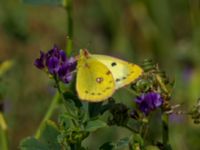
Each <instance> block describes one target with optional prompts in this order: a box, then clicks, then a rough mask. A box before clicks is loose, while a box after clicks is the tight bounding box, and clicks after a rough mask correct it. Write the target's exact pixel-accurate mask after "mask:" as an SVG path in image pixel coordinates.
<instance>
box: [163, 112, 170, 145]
mask: <svg viewBox="0 0 200 150" xmlns="http://www.w3.org/2000/svg"><path fill="white" fill-rule="evenodd" d="M168 122H169V117H168V115H167V114H163V115H162V139H163V145H164V147H166V146H167V145H168V142H169V126H168V124H169V123H168Z"/></svg>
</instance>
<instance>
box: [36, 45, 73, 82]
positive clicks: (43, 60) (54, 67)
mask: <svg viewBox="0 0 200 150" xmlns="http://www.w3.org/2000/svg"><path fill="white" fill-rule="evenodd" d="M34 64H35V66H36V67H37V68H39V69H44V68H47V70H48V72H49V73H50V74H52V75H54V76H56V77H58V78H59V79H60V80H61V81H63V82H64V83H69V81H71V80H72V73H73V71H74V70H75V69H76V64H77V62H76V60H75V59H74V58H73V57H71V58H69V59H68V58H67V56H66V54H65V52H64V51H63V50H61V49H59V48H58V47H56V46H54V47H53V48H52V49H51V50H49V51H48V52H47V53H44V52H41V54H40V58H37V59H36V60H35V63H34Z"/></svg>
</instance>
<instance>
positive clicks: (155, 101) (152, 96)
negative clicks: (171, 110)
mask: <svg viewBox="0 0 200 150" xmlns="http://www.w3.org/2000/svg"><path fill="white" fill-rule="evenodd" d="M135 102H136V103H137V104H138V106H139V109H140V110H141V111H142V112H143V113H144V114H145V115H148V113H149V112H150V111H152V110H154V109H156V108H158V107H160V106H161V105H162V103H163V100H162V97H161V95H160V94H159V93H155V92H149V93H143V94H142V95H141V96H140V97H137V98H136V99H135Z"/></svg>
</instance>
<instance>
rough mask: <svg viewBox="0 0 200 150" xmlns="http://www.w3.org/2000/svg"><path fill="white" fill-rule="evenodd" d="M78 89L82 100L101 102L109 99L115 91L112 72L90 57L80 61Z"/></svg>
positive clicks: (84, 57)
mask: <svg viewBox="0 0 200 150" xmlns="http://www.w3.org/2000/svg"><path fill="white" fill-rule="evenodd" d="M76 89H77V92H78V96H79V98H80V99H81V100H86V101H90V102H99V101H103V100H106V99H107V98H109V97H110V96H111V95H112V94H113V92H114V90H115V81H114V78H113V75H112V73H111V72H110V70H109V69H108V68H107V67H106V66H105V65H104V64H102V63H101V62H99V61H98V60H96V59H95V58H93V57H91V56H90V55H88V56H87V57H86V56H82V57H81V58H80V59H79V60H78V67H77V80H76Z"/></svg>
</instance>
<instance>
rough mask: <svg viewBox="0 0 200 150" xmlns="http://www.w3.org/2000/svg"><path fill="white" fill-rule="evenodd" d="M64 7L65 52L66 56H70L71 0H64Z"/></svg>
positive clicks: (71, 32) (71, 30)
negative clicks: (65, 14) (65, 25)
mask: <svg viewBox="0 0 200 150" xmlns="http://www.w3.org/2000/svg"><path fill="white" fill-rule="evenodd" d="M63 5H64V7H65V10H66V13H67V34H68V35H67V41H66V42H67V45H66V53H67V56H70V55H71V53H72V48H73V42H72V41H73V16H72V14H73V5H72V0H65V1H64V4H63Z"/></svg>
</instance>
